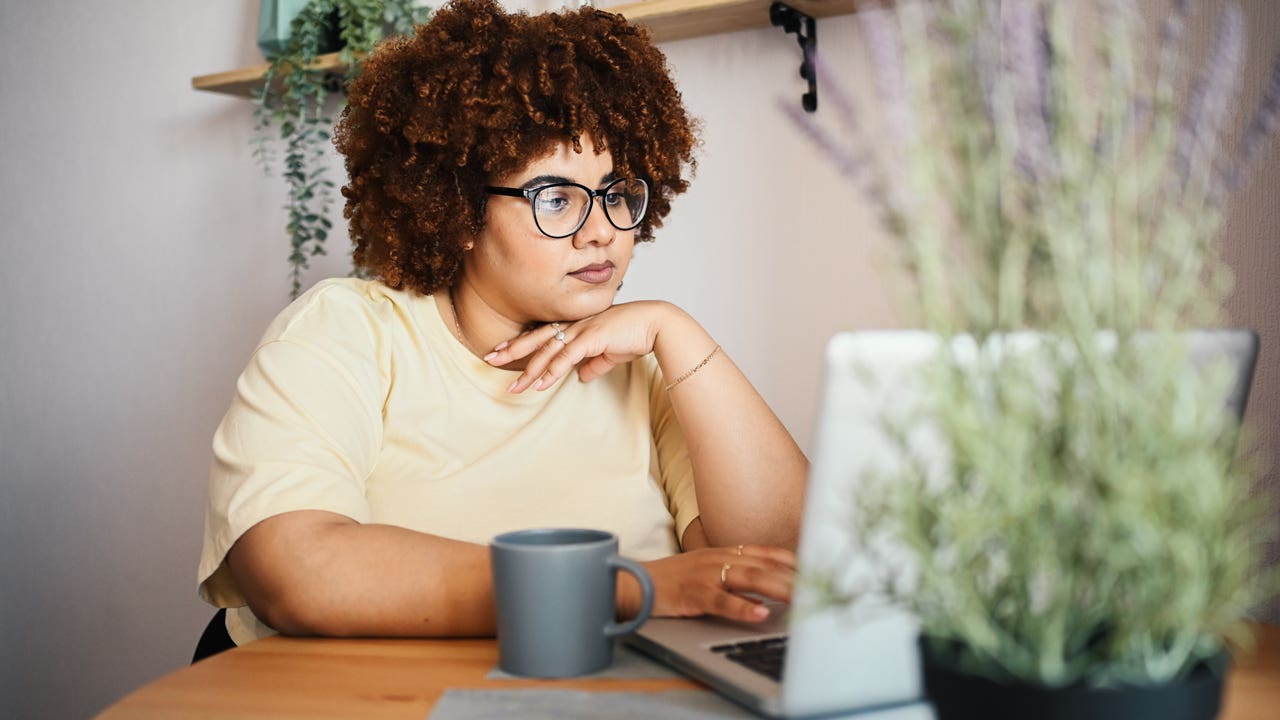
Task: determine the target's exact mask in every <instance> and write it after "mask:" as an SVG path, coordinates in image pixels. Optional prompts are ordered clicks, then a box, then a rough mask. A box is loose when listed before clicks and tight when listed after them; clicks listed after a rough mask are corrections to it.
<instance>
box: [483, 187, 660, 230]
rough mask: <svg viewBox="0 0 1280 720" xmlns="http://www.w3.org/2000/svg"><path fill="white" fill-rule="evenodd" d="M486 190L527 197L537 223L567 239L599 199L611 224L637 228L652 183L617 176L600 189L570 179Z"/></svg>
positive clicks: (493, 192) (647, 204) (646, 207)
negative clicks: (524, 186) (530, 186)
mask: <svg viewBox="0 0 1280 720" xmlns="http://www.w3.org/2000/svg"><path fill="white" fill-rule="evenodd" d="M484 190H485V192H487V193H490V194H491V195H506V196H508V197H522V198H525V199H526V200H528V201H529V207H530V209H531V210H533V222H534V224H536V225H537V226H538V230H540V231H541V232H542V234H543V235H546V236H547V237H551V238H566V237H569V236H570V235H573V234H574V233H576V232H578V231H579V230H581V229H582V226H583V225H585V224H586V222H587V216H588V215H590V214H591V208H592V207H593V206H594V205H595V202H594V200H595V199H596V198H600V207H602V208H604V216H605V217H606V218H608V219H609V224H610V225H612V226H614V227H615V228H617V229H619V230H634V229H635V228H636V227H638V226H639V225H640V223H641V222H642V221H643V220H644V213H645V211H646V210H648V209H649V183H647V182H645V181H644V180H641V179H640V178H618V179H617V180H614V181H613V182H611V183H609V184H608V185H605V186H604V187H603V188H601V189H599V190H592V189H591V188H589V187H587V186H586V185H579V184H577V183H569V182H563V183H552V184H550V185H540V186H538V187H535V188H528V189H524V188H512V187H494V186H492V185H490V186H488V187H486V188H485V189H484Z"/></svg>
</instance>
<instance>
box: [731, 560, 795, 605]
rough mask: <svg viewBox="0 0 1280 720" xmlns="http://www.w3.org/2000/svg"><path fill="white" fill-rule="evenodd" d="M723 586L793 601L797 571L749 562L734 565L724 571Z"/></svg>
mask: <svg viewBox="0 0 1280 720" xmlns="http://www.w3.org/2000/svg"><path fill="white" fill-rule="evenodd" d="M723 577H724V583H723V587H724V589H725V590H728V591H730V592H733V593H753V594H756V595H762V596H764V597H767V598H769V599H770V600H780V601H782V602H787V603H789V602H791V589H792V586H793V585H794V582H795V573H794V572H791V571H790V570H782V571H779V570H778V569H776V568H773V567H769V568H764V567H758V566H756V565H751V564H747V563H743V564H739V565H734V564H733V563H729V569H728V570H726V571H725V572H724V573H723Z"/></svg>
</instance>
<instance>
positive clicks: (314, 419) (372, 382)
mask: <svg viewBox="0 0 1280 720" xmlns="http://www.w3.org/2000/svg"><path fill="white" fill-rule="evenodd" d="M382 340H383V339H382V338H380V337H379V333H378V323H377V320H376V311H375V309H374V308H372V307H370V306H369V303H368V300H367V299H366V298H364V297H363V296H361V295H360V294H359V293H356V292H352V291H351V290H350V289H347V288H343V287H341V286H332V285H331V286H328V287H324V286H319V287H317V288H316V289H315V290H313V291H312V292H311V293H308V294H307V295H306V296H304V297H303V298H302V299H300V300H298V301H297V302H295V303H294V304H293V305H291V306H290V307H289V308H288V309H287V310H286V311H285V312H284V313H282V314H281V316H280V317H279V318H277V319H276V321H275V322H274V323H273V324H272V327H271V328H270V329H269V330H268V331H267V335H266V337H265V338H264V339H263V342H262V343H261V345H260V346H259V347H258V348H257V350H256V351H255V352H254V354H253V357H252V358H251V359H250V361H249V364H248V366H247V367H246V368H245V370H244V372H243V374H241V376H240V378H239V380H238V381H237V383H236V392H235V397H234V399H233V400H232V403H231V407H230V409H229V410H228V411H227V414H226V416H225V417H224V418H223V419H222V422H221V424H220V425H219V426H218V429H217V432H216V433H215V435H214V440H213V464H212V467H211V469H210V473H209V504H208V507H207V508H206V513H205V537H204V549H203V551H202V554H201V558H200V566H199V570H198V582H199V583H200V585H199V591H200V595H201V597H202V598H204V599H205V600H206V601H208V602H210V603H212V604H214V605H217V606H221V607H238V606H241V605H244V598H243V596H242V595H241V594H240V591H239V590H238V589H237V588H236V587H235V584H234V582H232V579H231V576H230V573H229V572H228V571H227V567H226V555H227V551H228V550H230V548H231V546H232V544H233V543H235V541H236V540H237V539H238V538H239V537H240V536H241V535H242V534H243V533H244V532H245V531H246V530H248V529H249V528H251V527H253V526H254V525H255V524H257V523H259V522H261V521H262V520H265V519H267V518H269V517H271V516H273V515H278V514H280V513H284V512H289V511H293V510H326V511H329V512H333V513H338V514H341V515H345V516H347V517H349V518H352V519H353V520H356V521H357V522H367V521H368V520H369V515H370V513H369V506H368V503H367V501H366V499H365V487H364V483H365V479H366V478H367V477H368V476H369V473H370V472H371V471H372V469H373V466H374V464H375V463H376V461H377V457H378V449H379V447H380V446H381V442H382V406H383V403H384V400H385V397H386V392H387V381H386V378H385V376H384V373H383V371H382V369H381V368H384V367H387V364H386V363H387V359H386V358H385V357H383V354H384V351H383V350H382V348H384V347H385V346H386V345H387V343H385V342H383V341H382Z"/></svg>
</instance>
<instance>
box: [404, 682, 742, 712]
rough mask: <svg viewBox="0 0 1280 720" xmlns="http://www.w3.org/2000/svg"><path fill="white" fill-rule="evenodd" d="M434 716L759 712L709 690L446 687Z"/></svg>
mask: <svg viewBox="0 0 1280 720" xmlns="http://www.w3.org/2000/svg"><path fill="white" fill-rule="evenodd" d="M429 718H430V720H496V719H497V718H503V719H505V718H521V720H578V719H579V718H581V719H582V720H632V719H634V720H648V719H649V718H662V720H717V719H718V718H722V719H724V720H745V719H747V718H755V715H752V714H751V713H749V712H747V711H746V710H743V709H742V708H740V707H738V706H737V705H734V704H732V703H730V702H729V701H728V700H725V699H724V698H721V697H720V696H719V695H716V694H715V693H713V692H710V691H708V690H664V691H662V692H653V693H645V692H591V691H589V690H540V689H536V688H535V689H520V690H458V689H455V690H446V691H445V693H444V695H443V696H441V698H440V702H438V703H436V707H435V709H434V710H432V711H431V715H430V716H429Z"/></svg>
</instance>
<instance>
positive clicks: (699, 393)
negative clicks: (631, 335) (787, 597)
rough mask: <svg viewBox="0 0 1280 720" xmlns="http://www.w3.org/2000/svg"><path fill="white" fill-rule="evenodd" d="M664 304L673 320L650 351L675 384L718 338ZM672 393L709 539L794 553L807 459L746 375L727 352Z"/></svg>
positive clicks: (668, 321) (724, 543)
mask: <svg viewBox="0 0 1280 720" xmlns="http://www.w3.org/2000/svg"><path fill="white" fill-rule="evenodd" d="M664 305H665V308H664V309H665V310H666V312H667V313H669V318H667V319H665V320H664V322H663V323H662V325H661V326H660V329H659V331H658V332H657V336H656V339H655V341H654V345H653V352H654V356H655V357H656V358H657V360H658V364H659V365H660V366H661V367H662V374H663V375H664V376H665V378H666V379H667V382H668V383H671V382H673V381H675V380H676V379H678V378H680V377H681V376H684V375H685V373H687V372H689V371H690V370H692V369H693V368H695V367H697V366H698V364H699V363H701V362H702V361H703V359H705V358H706V357H707V356H708V355H709V354H710V353H711V352H712V351H713V350H714V349H715V347H716V343H715V341H714V340H713V339H712V338H711V336H710V335H708V334H707V332H706V331H705V330H703V329H702V327H701V326H700V325H699V324H698V323H697V322H696V321H694V319H693V318H691V317H690V316H689V315H688V314H686V313H685V312H684V311H683V310H680V309H679V308H677V307H675V306H673V305H666V304H665V303H664ZM668 392H669V395H670V399H671V405H672V408H673V409H674V410H675V412H676V417H677V418H678V419H679V421H680V427H681V428H682V429H683V430H684V434H685V438H686V440H687V442H688V444H689V453H690V460H691V462H692V464H693V473H694V477H695V478H696V479H697V493H698V508H699V510H700V513H701V515H700V517H701V521H702V522H701V526H702V528H701V529H702V530H703V531H704V533H705V538H706V540H707V542H708V543H709V544H711V545H719V546H729V545H737V544H739V543H757V544H764V545H775V546H779V547H786V548H790V549H793V550H794V549H795V547H796V544H797V542H798V539H799V529H800V512H801V506H802V498H803V493H804V482H805V478H806V477H807V474H808V461H807V460H806V459H805V457H804V454H803V453H801V452H800V448H799V447H798V446H797V445H796V443H795V440H793V439H792V437H791V434H790V433H788V432H787V430H786V428H785V427H783V425H782V423H781V422H780V421H779V420H778V418H777V416H776V415H774V413H773V411H772V410H770V409H769V406H768V405H767V404H766V403H765V401H764V399H763V398H761V397H760V394H759V393H757V392H756V390H755V388H754V387H752V385H751V383H750V382H749V381H748V380H747V378H746V376H744V375H743V374H742V372H741V371H740V370H739V369H738V367H737V366H736V365H735V364H734V363H733V360H732V359H730V358H729V356H728V354H727V353H725V352H724V350H723V349H722V350H721V351H720V352H718V353H716V354H715V355H714V356H713V357H711V359H710V360H708V361H707V363H706V364H705V365H703V366H702V367H701V368H699V369H698V370H696V371H695V372H694V373H693V374H692V375H688V376H686V377H685V378H684V380H682V381H681V382H680V383H679V384H677V385H675V386H674V387H672V388H671V389H670V390H669V391H668Z"/></svg>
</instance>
